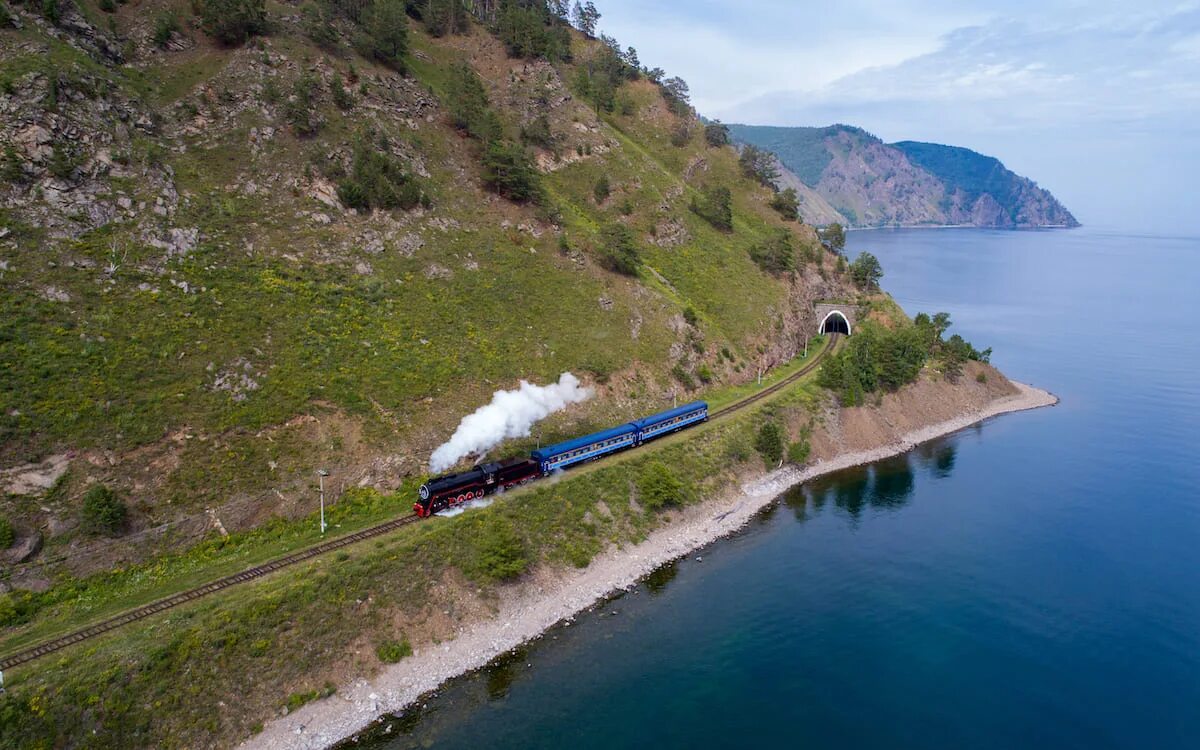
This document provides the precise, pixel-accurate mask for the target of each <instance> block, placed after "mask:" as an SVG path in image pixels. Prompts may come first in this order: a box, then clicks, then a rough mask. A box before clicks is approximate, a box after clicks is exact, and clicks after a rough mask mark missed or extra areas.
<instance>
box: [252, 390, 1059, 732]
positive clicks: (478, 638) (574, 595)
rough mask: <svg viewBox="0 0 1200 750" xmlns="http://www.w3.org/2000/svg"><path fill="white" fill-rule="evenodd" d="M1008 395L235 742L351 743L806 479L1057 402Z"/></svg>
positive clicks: (555, 580) (630, 554) (664, 542)
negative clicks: (384, 718) (375, 725)
mask: <svg viewBox="0 0 1200 750" xmlns="http://www.w3.org/2000/svg"><path fill="white" fill-rule="evenodd" d="M1013 386H1014V387H1015V390H1016V392H1015V393H1011V394H1009V395H1004V396H1001V397H998V398H994V399H992V400H990V401H988V402H986V403H984V404H982V405H980V406H978V407H975V408H969V409H966V410H964V411H963V412H962V413H961V414H960V415H959V416H957V417H954V418H952V419H948V420H943V421H939V422H935V423H932V424H927V425H924V426H921V427H919V428H916V429H912V430H909V431H906V432H903V433H901V434H899V435H898V436H895V438H894V439H892V440H890V441H888V442H887V443H886V444H883V445H879V446H877V447H874V448H870V449H867V450H860V451H850V452H845V453H842V454H840V455H837V456H835V457H832V458H829V459H826V460H823V461H818V462H816V463H814V464H812V465H810V466H806V467H804V468H802V469H801V468H791V467H789V468H784V469H780V470H778V471H775V472H771V473H769V474H767V475H765V476H762V477H759V478H757V479H755V480H753V481H751V482H748V483H747V484H745V485H743V486H741V487H740V488H736V489H734V490H732V491H730V492H728V493H726V494H725V495H723V496H721V497H719V498H715V499H713V500H710V501H708V502H705V503H701V504H700V505H697V506H694V507H691V508H688V509H687V510H686V511H685V512H684V513H683V514H682V518H681V519H680V520H678V521H677V522H675V523H672V524H671V525H670V526H669V527H666V528H663V529H660V530H658V531H656V532H654V533H653V534H651V535H650V537H649V538H648V539H647V540H646V541H644V542H642V543H641V544H639V545H637V546H635V547H632V548H628V549H625V550H620V551H617V550H609V551H607V552H604V553H603V554H601V555H599V556H598V557H597V558H596V559H595V560H593V561H592V563H591V565H589V566H588V567H587V568H585V569H583V570H567V571H540V572H538V573H536V574H534V575H533V576H531V580H527V581H524V582H522V583H521V584H519V585H516V586H513V587H511V589H512V590H511V591H508V592H506V595H505V597H504V599H503V601H502V602H501V605H500V609H499V613H498V614H497V615H496V616H495V617H494V618H492V619H489V620H485V621H481V622H478V623H476V624H474V625H473V626H470V627H467V628H464V629H463V630H462V631H461V632H460V633H459V635H458V637H457V638H456V639H455V640H453V641H451V642H448V643H443V644H440V645H438V646H434V647H428V648H423V649H421V650H419V651H418V652H416V653H414V654H413V656H412V657H410V658H408V659H405V660H404V661H403V662H401V663H399V664H396V665H393V666H390V667H387V668H385V669H384V670H383V671H382V672H380V673H379V674H378V675H376V676H375V678H374V679H372V680H370V681H368V680H364V679H360V680H357V681H355V682H354V683H353V684H351V685H349V686H345V687H343V688H342V689H341V690H340V691H339V692H338V693H337V694H336V695H335V696H333V697H330V698H328V699H326V700H323V701H320V702H317V703H312V704H309V705H308V706H305V707H304V708H302V709H300V710H299V711H297V712H295V713H293V714H291V715H289V716H286V717H284V718H281V719H277V720H275V721H273V722H271V723H270V724H268V725H267V727H266V728H265V730H264V731H263V732H262V733H260V734H258V735H257V736H255V737H253V738H251V739H250V740H247V741H246V742H244V743H243V744H242V747H245V748H263V749H271V750H275V749H279V750H283V749H285V748H286V749H292V748H324V747H328V746H329V745H332V744H334V743H336V742H338V741H340V740H342V739H345V738H347V737H350V736H352V735H353V734H354V733H356V732H358V731H360V730H361V729H362V728H364V727H365V726H367V725H368V724H370V723H371V722H372V721H374V720H375V719H376V718H378V717H379V716H380V715H382V714H384V713H394V712H397V711H400V710H402V709H404V708H405V707H406V706H408V705H409V704H411V703H413V702H415V701H416V700H417V699H419V698H420V697H421V696H422V695H423V694H425V693H427V692H429V691H431V690H434V689H435V688H437V687H438V686H439V685H441V684H442V683H443V682H444V681H446V680H448V679H450V678H452V677H455V676H458V675H460V674H463V673H466V672H469V671H471V670H474V669H478V668H480V667H483V666H485V665H486V664H487V663H488V662H489V661H491V660H492V659H493V658H495V657H496V656H498V655H500V654H502V653H504V652H506V651H508V650H510V649H513V648H515V647H517V646H519V645H521V644H522V643H525V642H526V641H530V640H533V639H535V638H537V637H539V636H540V635H541V634H542V633H543V632H544V631H546V630H547V629H548V628H550V627H551V626H553V625H555V624H556V623H558V622H560V621H563V620H566V621H570V620H571V618H573V617H574V616H575V615H576V614H577V613H579V612H580V611H581V610H584V609H586V608H587V607H589V606H590V605H592V604H594V603H595V602H597V601H598V600H600V599H603V598H604V597H605V596H607V595H608V594H610V593H612V592H613V591H616V590H618V589H623V588H628V587H630V586H633V585H634V584H635V583H636V582H637V581H638V579H640V578H642V577H643V576H645V575H646V574H648V573H650V572H651V571H653V570H655V569H656V568H658V567H659V566H661V565H663V564H664V563H667V562H669V561H671V560H674V559H676V558H678V557H681V556H684V555H687V554H689V553H690V552H692V551H694V550H695V549H697V548H699V547H702V546H704V545H706V544H708V543H710V542H712V541H714V540H716V539H719V538H720V537H723V536H725V535H727V534H729V533H731V532H733V531H735V530H737V529H738V528H739V527H741V526H742V525H743V524H745V523H746V522H747V521H749V520H750V519H751V518H752V517H753V516H754V514H755V513H757V512H758V511H759V510H760V509H762V508H763V507H764V506H765V505H767V504H768V503H770V502H771V501H772V500H773V499H774V498H776V497H778V496H779V495H780V494H781V493H782V492H784V491H785V490H787V489H788V488H789V487H793V486H795V485H796V484H799V483H802V482H805V481H808V480H810V479H812V478H814V477H817V476H821V475H823V474H828V473H830V472H834V471H838V470H840V469H845V468H849V467H851V466H857V465H860V464H865V463H870V462H873V461H878V460H880V459H883V458H887V457H889V456H894V455H897V454H900V453H904V452H905V451H908V450H910V449H912V448H913V447H914V446H916V445H918V444H919V443H923V442H925V441H928V440H932V439H934V438H936V437H940V436H943V435H947V434H949V433H952V432H956V431H958V430H961V429H963V428H964V427H968V426H970V425H972V424H975V423H977V422H980V421H982V420H984V419H987V418H989V417H994V416H997V415H999V414H1006V413H1009V412H1015V411H1023V410H1027V409H1036V408H1039V407H1043V406H1052V405H1054V404H1055V403H1057V402H1058V399H1057V398H1056V397H1055V396H1053V395H1052V394H1050V393H1048V392H1046V391H1043V390H1040V389H1038V388H1034V387H1032V386H1028V385H1022V384H1019V383H1013Z"/></svg>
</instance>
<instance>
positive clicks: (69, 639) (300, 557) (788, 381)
mask: <svg viewBox="0 0 1200 750" xmlns="http://www.w3.org/2000/svg"><path fill="white" fill-rule="evenodd" d="M837 343H838V334H836V333H833V334H830V339H829V343H828V344H826V345H825V348H824V349H822V350H821V351H820V352H819V353H818V354H817V356H816V357H814V358H813V361H812V362H809V363H808V364H806V365H804V367H801V368H800V369H799V370H797V371H796V372H794V373H792V374H791V375H789V376H787V377H786V378H784V379H783V380H780V381H779V382H778V383H775V384H773V385H770V386H768V387H766V388H763V389H762V390H761V391H757V392H755V393H753V394H751V395H749V396H746V397H745V398H742V399H740V400H738V401H734V402H733V403H731V404H727V405H726V406H723V407H722V408H720V409H718V410H717V411H715V412H713V414H712V417H713V418H715V419H719V418H721V417H723V416H725V415H727V414H731V413H733V412H736V411H740V410H741V409H744V408H746V407H747V406H750V405H752V404H755V403H757V402H759V401H761V400H763V399H764V398H767V397H769V396H770V395H772V394H774V393H778V392H779V391H780V390H782V389H784V388H787V387H788V386H789V385H792V384H793V383H795V382H796V381H797V380H799V379H800V378H802V377H804V376H805V375H807V374H808V373H810V372H812V371H813V370H814V369H816V367H817V365H819V364H820V363H821V360H822V359H824V358H825V355H827V354H829V353H830V352H831V351H833V349H834V347H836V346H837ZM418 520H420V519H418V518H417V516H416V515H411V516H404V517H403V518H396V519H393V520H391V521H387V522H386V523H381V524H379V525H378V526H372V527H370V528H367V529H363V530H361V531H356V532H354V533H352V534H346V535H345V536H340V537H337V538H336V539H330V540H329V541H327V542H321V543H320V544H316V545H313V546H312V547H308V548H306V549H302V550H299V551H297V552H293V553H291V554H290V555H284V556H283V557H279V558H276V559H274V560H271V561H270V562H265V563H263V564H262V565H256V566H254V567H253V568H247V569H246V570H243V571H241V572H240V573H234V574H232V575H228V576H225V577H224V578H218V579H217V580H215V581H212V582H211V583H206V584H204V585H203V586H198V587H196V588H194V589H189V590H187V591H181V592H179V593H178V594H173V595H172V596H168V597H166V598H165V599H159V600H157V601H154V602H151V603H149V604H146V605H144V606H141V607H137V608H135V609H131V610H128V611H126V612H123V613H121V614H119V615H116V616H114V617H110V618H108V619H106V620H101V621H100V622H98V623H96V624H94V625H89V626H88V627H86V628H81V629H79V630H76V631H74V632H72V633H68V634H67V635H64V636H62V637H59V638H54V639H52V640H49V641H44V642H42V643H39V644H37V645H36V646H32V647H30V648H27V649H25V650H23V651H18V652H16V653H13V654H10V655H8V656H5V657H2V658H0V671H3V670H5V669H11V668H12V667H15V666H17V665H20V664H25V663H27V662H30V661H33V660H34V659H37V658H39V657H42V656H46V655H47V654H52V653H54V652H55V651H59V650H61V649H64V648H66V647H67V646H72V645H74V644H76V643H81V642H83V641H86V640H88V639H90V638H95V637H96V636H98V635H102V634H104V633H107V632H109V631H111V630H115V629H117V628H119V627H121V626H122V625H128V624H129V623H131V622H137V621H138V620H144V619H145V618H147V617H150V616H151V615H156V614H158V613H159V612H162V611H164V610H168V609H171V608H173V607H178V606H179V605H181V604H186V603H187V602H190V601H193V600H196V599H199V598H200V597H202V596H207V595H209V594H212V593H215V592H217V591H221V590H222V589H227V588H229V587H230V586H236V585H237V584H239V583H245V582H246V581H252V580H254V579H256V578H262V577H263V576H266V575H269V574H271V573H274V572H275V571H277V570H281V569H282V568H286V567H288V566H291V565H295V564H296V563H299V562H304V561H305V560H310V559H312V558H314V557H317V556H318V555H323V554H325V553H326V552H332V551H334V550H336V549H341V548H342V547H346V546H349V545H351V544H356V543H358V542H361V541H364V540H367V539H372V538H374V537H377V536H382V535H384V534H387V533H389V532H392V531H395V530H396V529H398V528H400V527H402V526H407V525H408V524H410V523H414V522H416V521H418Z"/></svg>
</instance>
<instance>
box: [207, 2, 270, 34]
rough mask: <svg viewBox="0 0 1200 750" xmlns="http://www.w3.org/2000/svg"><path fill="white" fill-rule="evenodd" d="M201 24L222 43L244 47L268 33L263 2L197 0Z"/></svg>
mask: <svg viewBox="0 0 1200 750" xmlns="http://www.w3.org/2000/svg"><path fill="white" fill-rule="evenodd" d="M197 2H198V3H199V10H198V15H199V16H200V25H201V26H202V27H203V28H204V31H205V33H207V34H208V35H209V36H211V37H213V38H214V39H216V40H217V41H219V42H221V43H222V44H229V45H237V44H243V43H245V41H246V40H247V39H249V38H250V37H252V36H258V35H259V34H265V33H267V9H266V4H265V2H264V0H197Z"/></svg>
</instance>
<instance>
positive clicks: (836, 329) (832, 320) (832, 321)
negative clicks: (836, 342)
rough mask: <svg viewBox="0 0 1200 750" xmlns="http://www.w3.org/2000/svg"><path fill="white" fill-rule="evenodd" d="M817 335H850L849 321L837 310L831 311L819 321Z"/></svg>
mask: <svg viewBox="0 0 1200 750" xmlns="http://www.w3.org/2000/svg"><path fill="white" fill-rule="evenodd" d="M818 333H844V334H846V335H847V336H849V335H850V320H849V319H848V318H847V317H846V316H845V315H844V314H843V313H842V312H841V311H839V310H831V311H830V312H829V313H828V314H827V315H826V316H825V318H824V319H823V320H822V321H821V329H820V330H819V331H818Z"/></svg>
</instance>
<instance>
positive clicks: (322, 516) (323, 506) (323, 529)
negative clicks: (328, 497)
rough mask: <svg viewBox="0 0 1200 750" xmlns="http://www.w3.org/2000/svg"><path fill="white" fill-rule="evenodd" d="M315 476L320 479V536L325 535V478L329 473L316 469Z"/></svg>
mask: <svg viewBox="0 0 1200 750" xmlns="http://www.w3.org/2000/svg"><path fill="white" fill-rule="evenodd" d="M317 476H318V477H320V480H318V481H320V483H321V534H322V535H324V534H325V477H327V476H329V472H328V471H325V470H324V469H317Z"/></svg>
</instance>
